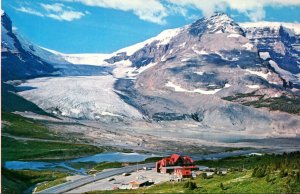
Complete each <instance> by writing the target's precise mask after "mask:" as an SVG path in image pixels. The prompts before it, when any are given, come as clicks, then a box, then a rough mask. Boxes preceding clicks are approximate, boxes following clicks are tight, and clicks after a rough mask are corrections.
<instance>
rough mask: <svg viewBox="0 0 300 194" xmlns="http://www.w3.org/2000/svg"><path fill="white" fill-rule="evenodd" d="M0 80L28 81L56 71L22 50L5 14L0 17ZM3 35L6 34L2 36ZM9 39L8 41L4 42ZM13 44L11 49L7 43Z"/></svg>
mask: <svg viewBox="0 0 300 194" xmlns="http://www.w3.org/2000/svg"><path fill="white" fill-rule="evenodd" d="M1 18H2V21H1V24H2V26H1V30H2V46H1V47H2V48H1V49H2V58H1V61H2V66H1V68H2V69H1V70H2V72H1V73H2V74H1V76H2V80H3V81H6V80H13V79H28V78H33V77H39V76H44V75H51V73H53V72H55V71H56V69H55V68H54V67H53V66H52V65H50V64H48V63H46V62H44V61H43V60H41V58H39V57H38V56H35V55H33V54H31V53H29V52H27V51H25V50H24V49H23V48H22V45H21V43H20V41H19V40H18V38H17V37H16V35H15V34H14V33H13V31H12V22H11V20H10V18H9V17H8V16H7V14H5V13H4V14H3V15H2V17H1ZM4 33H6V34H5V35H4ZM6 39H9V40H6ZM8 42H13V47H14V48H11V45H10V46H9V45H8V44H7V43H8Z"/></svg>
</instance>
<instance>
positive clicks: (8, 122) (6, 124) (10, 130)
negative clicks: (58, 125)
mask: <svg viewBox="0 0 300 194" xmlns="http://www.w3.org/2000/svg"><path fill="white" fill-rule="evenodd" d="M1 119H2V124H3V126H2V133H4V134H9V135H13V136H18V137H26V138H39V139H59V137H57V136H55V134H54V133H53V132H51V131H49V130H48V129H47V128H46V127H45V126H44V125H43V124H41V123H39V122H37V121H35V120H33V119H29V118H25V117H22V116H20V115H17V114H13V113H8V112H2V113H1ZM60 139H61V138H60Z"/></svg>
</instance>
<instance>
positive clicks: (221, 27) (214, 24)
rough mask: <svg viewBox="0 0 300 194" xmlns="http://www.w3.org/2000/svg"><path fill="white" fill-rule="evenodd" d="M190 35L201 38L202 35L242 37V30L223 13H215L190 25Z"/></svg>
mask: <svg viewBox="0 0 300 194" xmlns="http://www.w3.org/2000/svg"><path fill="white" fill-rule="evenodd" d="M190 33H191V34H193V35H195V36H199V35H200V36H201V34H204V33H234V34H240V35H244V31H243V29H242V28H241V27H240V26H239V25H238V24H237V23H235V22H234V20H233V19H232V18H231V17H229V16H228V15H227V14H225V13H215V14H214V15H212V16H211V17H205V18H202V19H199V20H197V21H196V22H194V23H193V24H192V25H191V28H190Z"/></svg>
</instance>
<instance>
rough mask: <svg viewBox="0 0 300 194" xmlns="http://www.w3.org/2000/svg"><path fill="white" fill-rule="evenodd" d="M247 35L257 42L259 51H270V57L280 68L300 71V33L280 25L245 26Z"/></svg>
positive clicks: (292, 71)
mask: <svg viewBox="0 0 300 194" xmlns="http://www.w3.org/2000/svg"><path fill="white" fill-rule="evenodd" d="M245 32H246V36H247V38H249V39H250V41H251V42H252V43H253V44H255V45H256V46H257V48H258V51H259V52H269V54H270V57H271V59H272V60H274V61H275V62H276V63H277V64H278V65H279V66H280V68H282V69H284V70H286V71H289V72H291V73H292V74H297V73H300V68H299V63H300V50H299V48H298V46H297V45H299V44H300V35H296V34H295V33H294V32H292V30H291V29H288V28H285V27H284V26H280V27H278V28H274V27H268V26H266V27H256V28H253V27H249V28H247V27H246V28H245Z"/></svg>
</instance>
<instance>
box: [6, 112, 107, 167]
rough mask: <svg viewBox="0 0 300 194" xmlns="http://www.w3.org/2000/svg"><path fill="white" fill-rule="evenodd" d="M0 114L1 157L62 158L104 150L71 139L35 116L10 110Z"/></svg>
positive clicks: (11, 158)
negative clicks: (53, 129)
mask: <svg viewBox="0 0 300 194" xmlns="http://www.w3.org/2000/svg"><path fill="white" fill-rule="evenodd" d="M1 115H2V133H3V135H2V136H1V140H2V142H1V148H2V158H1V159H2V161H9V160H61V159H69V158H76V157H80V156H86V155H91V154H96V153H100V152H103V151H104V150H103V149H102V148H98V147H95V146H91V145H87V144H79V143H72V142H68V141H67V140H65V139H63V138H62V137H58V136H57V135H56V134H54V133H53V132H52V131H50V130H49V129H48V128H47V127H46V126H44V125H43V124H41V123H40V122H38V121H35V120H33V119H28V118H24V117H22V116H20V115H16V114H13V113H7V112H2V114H1ZM5 134H7V135H10V136H13V137H10V136H5Z"/></svg>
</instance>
